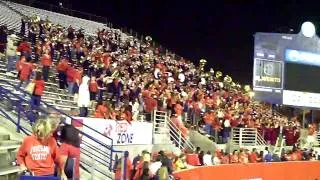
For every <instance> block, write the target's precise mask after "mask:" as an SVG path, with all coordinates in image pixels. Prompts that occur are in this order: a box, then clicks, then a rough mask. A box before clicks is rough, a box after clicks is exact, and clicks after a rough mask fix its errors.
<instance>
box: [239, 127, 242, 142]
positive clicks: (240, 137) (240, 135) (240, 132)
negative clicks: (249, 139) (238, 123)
mask: <svg viewBox="0 0 320 180" xmlns="http://www.w3.org/2000/svg"><path fill="white" fill-rule="evenodd" d="M242 129H243V128H240V129H239V130H240V131H239V146H242Z"/></svg>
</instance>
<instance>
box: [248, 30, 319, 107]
mask: <svg viewBox="0 0 320 180" xmlns="http://www.w3.org/2000/svg"><path fill="white" fill-rule="evenodd" d="M253 64H254V66H253V90H254V91H255V98H256V99H258V100H262V101H266V102H269V103H273V104H284V105H290V106H300V107H311V108H320V82H318V79H319V78H320V41H319V39H318V37H313V38H307V37H304V36H303V35H302V34H277V33H256V34H255V47H254V63H253Z"/></svg>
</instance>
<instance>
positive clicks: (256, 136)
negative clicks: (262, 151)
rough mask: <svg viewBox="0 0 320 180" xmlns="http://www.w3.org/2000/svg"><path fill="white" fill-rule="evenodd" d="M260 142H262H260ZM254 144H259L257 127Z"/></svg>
mask: <svg viewBox="0 0 320 180" xmlns="http://www.w3.org/2000/svg"><path fill="white" fill-rule="evenodd" d="M259 144H260V143H259ZM254 145H255V146H257V145H258V130H257V129H256V135H255V137H254Z"/></svg>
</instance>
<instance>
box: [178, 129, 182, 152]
mask: <svg viewBox="0 0 320 180" xmlns="http://www.w3.org/2000/svg"><path fill="white" fill-rule="evenodd" d="M181 136H182V135H181V131H179V140H178V143H179V149H182V147H181V148H180V146H181V142H182V141H181V138H182V137H181Z"/></svg>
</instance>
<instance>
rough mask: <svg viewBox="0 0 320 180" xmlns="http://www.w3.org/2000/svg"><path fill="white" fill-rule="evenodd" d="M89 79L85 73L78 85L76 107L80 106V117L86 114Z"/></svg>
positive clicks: (88, 98)
mask: <svg viewBox="0 0 320 180" xmlns="http://www.w3.org/2000/svg"><path fill="white" fill-rule="evenodd" d="M89 81H90V78H89V77H88V76H86V75H85V76H84V77H83V78H82V83H81V85H80V86H79V98H78V107H79V108H80V117H87V116H88V107H89V106H90V92H89Z"/></svg>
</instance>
